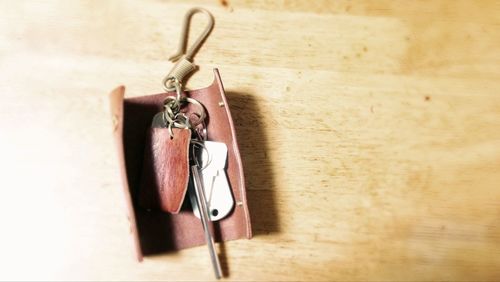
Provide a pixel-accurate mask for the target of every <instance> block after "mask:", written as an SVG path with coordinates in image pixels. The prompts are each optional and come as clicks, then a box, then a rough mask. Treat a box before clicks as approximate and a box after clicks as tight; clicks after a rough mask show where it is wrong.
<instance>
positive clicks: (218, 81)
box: [213, 68, 252, 239]
mask: <svg viewBox="0 0 500 282" xmlns="http://www.w3.org/2000/svg"><path fill="white" fill-rule="evenodd" d="M213 72H214V84H215V83H216V84H217V86H218V87H219V90H220V96H221V99H222V101H224V105H226V107H224V108H225V111H226V114H227V116H228V118H229V126H230V127H231V135H232V142H233V148H236V150H234V152H235V156H236V161H237V163H238V169H239V171H240V172H241V173H240V179H239V181H240V193H241V198H242V199H241V200H242V201H243V211H244V214H245V219H246V228H247V239H250V238H252V226H251V223H250V212H249V210H248V205H247V193H246V188H245V175H244V171H243V164H242V162H241V156H240V148H239V146H238V142H237V139H236V131H235V128H234V122H233V117H232V116H231V112H230V110H229V104H228V102H227V99H226V95H225V91H224V86H223V85H222V80H221V78H220V74H219V70H218V69H217V68H214V69H213Z"/></svg>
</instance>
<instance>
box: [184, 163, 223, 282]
mask: <svg viewBox="0 0 500 282" xmlns="http://www.w3.org/2000/svg"><path fill="white" fill-rule="evenodd" d="M191 173H192V175H193V182H194V183H193V184H194V185H193V186H194V191H195V194H196V200H197V203H198V206H199V207H200V209H199V210H200V211H201V223H202V224H203V231H204V233H205V241H207V246H208V252H209V253H210V259H211V260H212V266H213V268H214V272H215V278H217V279H220V278H221V277H222V269H221V266H220V262H219V257H218V256H217V252H216V251H215V245H214V239H213V237H212V234H211V233H210V229H209V226H208V221H209V219H208V207H207V199H206V197H205V191H204V189H203V183H202V180H201V177H200V173H199V171H198V166H197V165H193V166H191Z"/></svg>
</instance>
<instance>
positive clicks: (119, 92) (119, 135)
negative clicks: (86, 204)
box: [109, 85, 143, 262]
mask: <svg viewBox="0 0 500 282" xmlns="http://www.w3.org/2000/svg"><path fill="white" fill-rule="evenodd" d="M124 97H125V86H123V85H121V86H118V87H116V88H115V89H113V90H112V91H111V93H110V94H109V101H110V110H111V118H112V122H113V135H114V138H115V143H116V148H117V157H118V163H119V166H120V178H121V182H122V187H123V190H124V196H125V204H126V209H127V219H128V221H129V224H130V233H132V237H133V241H134V246H135V254H136V258H137V260H138V261H140V262H141V261H142V260H143V254H142V250H141V245H140V242H139V234H138V229H137V221H136V217H135V212H134V206H133V203H132V195H131V194H130V189H129V184H128V179H127V171H126V167H125V165H126V164H125V155H124V152H125V151H124V146H123V103H124Z"/></svg>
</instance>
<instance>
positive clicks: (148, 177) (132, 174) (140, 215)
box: [110, 69, 252, 260]
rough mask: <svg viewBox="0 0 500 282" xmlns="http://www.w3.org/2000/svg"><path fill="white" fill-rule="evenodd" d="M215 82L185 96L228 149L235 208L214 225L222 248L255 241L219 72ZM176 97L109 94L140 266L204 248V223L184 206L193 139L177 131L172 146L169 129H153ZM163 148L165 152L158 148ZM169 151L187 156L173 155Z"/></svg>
mask: <svg viewBox="0 0 500 282" xmlns="http://www.w3.org/2000/svg"><path fill="white" fill-rule="evenodd" d="M214 76H215V78H214V81H213V83H212V84H211V85H210V86H208V87H206V88H202V89H197V90H192V91H186V92H184V93H183V94H184V95H186V96H187V97H192V98H194V99H196V100H198V101H200V102H201V103H202V104H203V105H204V107H205V110H206V113H207V118H206V127H207V133H208V140H210V141H216V142H222V143H224V144H225V145H226V146H227V165H226V173H227V178H228V182H229V186H230V188H231V193H232V195H233V198H234V201H235V203H236V204H235V205H234V208H233V210H232V211H231V212H230V213H229V214H228V215H227V216H226V217H225V218H223V219H221V220H219V221H217V222H210V224H211V225H212V227H213V229H214V236H215V240H216V241H218V242H220V241H227V240H235V239H240V238H248V239H250V238H251V237H252V231H251V226H250V216H249V211H248V205H247V198H246V193H245V180H244V176H243V167H242V163H241V159H240V152H239V149H238V144H237V141H236V134H235V130H234V124H233V120H232V118H231V113H230V111H229V105H228V103H227V100H226V96H225V94H224V88H223V86H222V82H221V79H220V76H219V72H218V71H217V69H214ZM174 95H175V93H174V92H168V93H162V94H156V95H148V96H141V97H133V98H125V97H124V96H125V87H124V86H120V87H118V88H116V89H114V90H113V91H112V92H111V94H110V103H111V111H112V117H113V125H114V137H115V140H116V146H117V152H118V160H119V165H120V172H121V182H122V185H123V191H124V194H125V201H126V204H127V209H128V219H129V221H130V231H131V233H132V236H133V238H134V241H135V246H136V253H137V258H138V259H139V260H142V258H143V255H148V254H157V253H161V252H166V251H172V250H179V249H183V248H188V247H193V246H197V245H202V244H205V239H204V233H203V229H202V228H201V227H200V220H199V219H198V218H197V217H196V216H195V215H194V214H193V211H192V210H191V209H190V208H189V207H188V208H184V206H185V205H183V204H182V203H183V202H184V203H185V204H187V203H188V202H189V201H185V193H186V191H185V187H186V186H187V185H186V181H187V180H186V179H187V178H188V175H187V174H186V173H184V172H183V171H186V170H185V169H183V168H182V167H185V166H186V165H187V164H186V163H183V162H186V160H187V158H186V157H185V156H186V155H185V154H187V152H186V153H185V151H186V150H187V145H186V144H187V143H186V142H188V141H186V140H187V139H189V138H188V137H187V136H184V135H183V134H184V133H182V129H174V137H173V139H171V140H170V136H169V135H168V133H167V129H165V128H160V129H158V128H151V120H152V118H153V116H154V115H155V114H156V113H158V112H159V111H161V110H162V104H163V101H164V100H165V99H166V97H168V96H174ZM185 134H187V132H186V133H185ZM162 142H163V145H161V146H156V145H155V144H158V143H162ZM165 142H166V143H165ZM170 150H177V152H179V150H180V151H182V152H181V153H176V154H170V153H168V152H169V151H170ZM180 155H183V157H180ZM177 158H183V160H179V159H177ZM174 163H175V165H173V164H174ZM174 167H177V168H178V169H176V168H174ZM158 183H160V185H158ZM145 187H146V188H145ZM158 187H160V188H158ZM162 187H163V188H162ZM172 187H173V189H172ZM162 189H163V190H162ZM152 207H157V208H152Z"/></svg>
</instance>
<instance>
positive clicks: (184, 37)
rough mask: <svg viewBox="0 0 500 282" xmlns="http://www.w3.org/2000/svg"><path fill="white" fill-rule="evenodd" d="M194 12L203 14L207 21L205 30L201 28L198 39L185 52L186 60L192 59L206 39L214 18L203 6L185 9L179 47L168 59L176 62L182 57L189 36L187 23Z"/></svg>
mask: <svg viewBox="0 0 500 282" xmlns="http://www.w3.org/2000/svg"><path fill="white" fill-rule="evenodd" d="M196 13H203V14H205V15H206V17H207V19H208V23H207V26H206V27H205V30H203V32H202V33H201V34H200V36H198V39H196V41H195V42H194V43H193V45H191V47H190V48H189V50H188V51H187V52H186V56H185V58H186V59H187V60H188V61H191V60H192V59H193V56H194V54H195V53H196V51H198V49H199V48H200V46H201V44H202V43H203V42H204V41H205V39H207V37H208V35H209V34H210V32H211V31H212V29H213V27H214V18H213V16H212V14H210V12H209V11H207V10H205V9H203V8H192V9H190V10H189V11H187V13H186V16H185V17H184V22H183V23H182V32H181V39H180V41H179V48H178V49H177V52H176V53H175V54H173V55H172V56H170V57H169V58H168V59H169V60H170V61H172V62H176V61H178V60H179V59H180V58H181V57H182V55H184V52H185V50H186V43H187V40H188V37H189V24H190V22H191V18H192V17H193V15H194V14H196Z"/></svg>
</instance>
